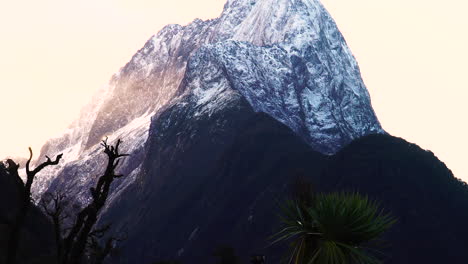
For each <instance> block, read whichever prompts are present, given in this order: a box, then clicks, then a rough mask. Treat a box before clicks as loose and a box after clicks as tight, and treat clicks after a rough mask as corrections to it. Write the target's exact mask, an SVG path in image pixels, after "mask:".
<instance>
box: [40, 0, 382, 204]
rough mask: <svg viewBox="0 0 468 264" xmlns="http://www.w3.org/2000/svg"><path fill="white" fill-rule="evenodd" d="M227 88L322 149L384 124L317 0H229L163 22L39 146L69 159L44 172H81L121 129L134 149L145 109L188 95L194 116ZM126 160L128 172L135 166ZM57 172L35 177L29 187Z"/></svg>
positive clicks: (142, 133)
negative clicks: (204, 16)
mask: <svg viewBox="0 0 468 264" xmlns="http://www.w3.org/2000/svg"><path fill="white" fill-rule="evenodd" d="M232 96H241V97H243V98H245V100H247V102H248V103H249V104H250V105H251V106H252V108H253V109H254V111H256V112H264V113H266V114H268V115H270V116H271V117H273V118H274V119H276V120H278V121H280V122H281V123H283V124H285V125H287V126H288V127H289V128H291V129H292V130H293V131H294V132H295V133H296V134H297V135H299V136H300V137H301V138H302V139H303V140H305V141H306V142H307V143H308V144H309V145H310V146H312V147H313V148H314V149H315V150H317V151H319V152H322V153H325V154H332V153H335V152H336V151H338V150H339V149H341V148H342V147H343V146H344V145H346V144H347V143H349V142H350V141H351V140H352V139H355V138H358V137H361V136H364V135H366V134H370V133H379V132H383V130H382V129H381V127H380V124H379V122H378V120H377V118H376V116H375V114H374V111H373V109H372V107H371V103H370V98H369V94H368V92H367V90H366V88H365V86H364V83H363V81H362V79H361V76H360V72H359V68H358V65H357V63H356V61H355V59H354V57H353V56H352V54H351V52H350V50H349V48H348V47H347V45H346V42H345V40H344V39H343V37H342V35H341V33H340V32H339V30H338V29H337V27H336V24H335V23H334V21H333V19H332V18H331V17H330V15H329V14H328V12H327V11H326V10H325V9H324V7H323V6H322V4H321V3H320V2H319V1H317V0H274V1H273V0H230V1H228V2H227V3H226V4H225V7H224V10H223V12H222V14H221V16H220V17H219V18H216V19H213V20H207V21H202V20H199V19H196V20H194V21H193V22H192V23H190V24H188V25H186V26H180V25H168V26H166V27H164V28H163V29H162V30H161V31H160V32H159V33H158V34H156V35H155V36H153V37H152V38H151V39H150V40H148V42H147V43H146V44H145V45H144V47H143V48H142V49H140V50H139V51H138V52H137V53H136V54H135V55H134V56H133V58H132V59H131V61H130V62H128V63H127V64H126V65H125V66H124V67H123V68H122V69H121V70H120V71H119V72H118V73H116V74H115V75H114V76H113V77H112V79H111V81H110V83H109V85H108V86H107V88H105V89H104V90H102V91H100V92H99V93H98V94H97V95H96V96H95V98H94V99H93V101H92V102H91V103H90V104H89V105H88V106H86V107H85V108H84V109H83V111H82V114H81V116H80V118H79V119H78V120H76V121H75V122H74V123H73V124H72V125H71V126H70V128H69V129H68V131H67V132H66V133H64V135H63V136H62V137H59V138H56V139H52V140H50V141H49V142H48V143H47V144H46V145H45V146H44V147H43V149H42V153H43V154H47V153H56V152H57V153H58V152H64V154H65V155H64V156H65V158H66V160H67V163H66V164H65V165H64V166H61V167H59V168H57V169H56V170H55V171H54V172H51V173H50V175H59V174H63V173H65V174H70V173H72V172H73V171H74V170H73V169H72V167H73V168H74V167H76V168H77V167H80V171H81V173H83V168H82V166H85V167H87V166H86V165H83V162H85V163H86V162H87V161H88V160H96V159H95V158H94V156H95V153H97V152H96V150H97V149H99V146H98V143H99V142H100V140H101V139H102V138H103V137H105V136H110V138H111V139H112V138H118V137H120V138H123V139H125V140H126V142H127V143H128V145H129V149H128V150H126V151H127V152H129V153H135V154H136V153H141V152H142V151H143V145H144V143H145V142H146V141H147V137H148V129H149V127H150V120H151V117H153V116H155V114H156V116H157V113H159V112H161V110H162V109H165V108H168V107H169V106H170V105H173V104H177V103H178V102H181V101H184V100H185V101H186V100H189V101H190V104H187V105H186V107H192V108H194V109H195V108H196V109H198V110H197V114H196V116H194V118H200V116H201V115H205V114H207V115H210V114H211V113H212V112H213V111H219V110H221V109H223V107H224V104H225V101H226V100H228V98H229V97H232ZM186 103H187V102H186ZM134 162H135V161H134ZM79 163H81V164H79ZM132 167H133V169H131V170H130V169H129V171H127V172H128V173H131V172H132V171H134V170H135V169H136V168H138V166H132ZM92 170H93V168H92V167H89V168H88V169H87V170H85V174H84V175H83V174H82V175H81V176H80V178H82V179H81V180H80V183H81V184H79V186H80V185H82V184H84V183H86V182H87V181H88V180H86V179H87V176H88V173H93V171H92ZM54 178H55V177H54V176H50V177H49V178H43V179H41V182H39V181H38V182H37V184H36V195H40V194H41V193H42V192H43V191H45V190H47V188H48V187H49V185H50V184H51V183H52V181H53V179H54ZM59 181H60V180H59ZM85 185H87V184H85ZM75 189H76V188H75ZM78 189H80V188H78Z"/></svg>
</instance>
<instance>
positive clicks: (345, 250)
mask: <svg viewBox="0 0 468 264" xmlns="http://www.w3.org/2000/svg"><path fill="white" fill-rule="evenodd" d="M311 201H312V202H311V203H310V202H309V203H304V202H303V201H301V200H287V201H286V203H285V204H284V206H283V207H282V209H283V215H282V221H283V223H284V227H283V229H282V230H281V231H279V232H278V233H277V234H275V235H274V236H273V238H274V242H273V243H276V242H280V241H286V240H288V241H291V244H290V246H291V250H292V252H291V255H290V257H289V258H288V263H295V264H347V263H350V264H351V263H359V264H378V263H380V261H379V260H378V259H377V258H375V257H374V256H372V255H371V254H370V252H369V250H370V248H367V247H365V245H367V244H369V243H370V242H373V241H376V239H377V238H378V237H379V236H380V235H382V233H384V232H385V231H386V230H388V229H389V228H390V227H391V226H392V225H393V224H394V222H395V220H394V219H393V218H392V217H391V216H390V215H389V214H384V213H383V211H382V210H380V209H379V206H378V204H377V203H376V202H375V201H371V200H369V199H368V198H367V197H365V196H361V195H359V194H358V193H331V194H319V195H317V196H315V197H314V198H313V199H311ZM305 204H310V205H305Z"/></svg>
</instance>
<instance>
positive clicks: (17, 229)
mask: <svg viewBox="0 0 468 264" xmlns="http://www.w3.org/2000/svg"><path fill="white" fill-rule="evenodd" d="M32 157H33V152H32V149H31V148H29V159H28V161H27V162H26V177H27V178H26V184H24V182H23V180H21V178H20V177H19V175H18V169H19V164H16V163H15V162H14V161H13V160H11V159H9V160H7V164H8V168H7V170H8V173H9V174H10V175H11V176H13V177H14V178H15V179H16V181H17V187H18V188H19V189H20V192H19V193H20V195H21V196H22V197H20V199H21V207H20V209H19V211H18V214H17V216H16V220H15V222H14V223H13V224H12V229H11V232H10V236H9V239H8V251H7V262H6V263H7V264H15V263H16V257H17V254H18V244H19V239H20V234H21V230H22V228H23V227H24V222H25V220H26V216H27V214H28V211H29V208H30V207H31V186H32V184H33V182H34V178H35V177H36V175H37V174H38V173H39V172H40V171H41V170H43V169H44V168H45V167H48V166H53V165H57V164H58V163H59V162H60V159H61V158H62V154H60V155H57V157H56V158H55V160H51V159H50V158H49V157H48V156H46V158H47V160H46V161H45V162H43V163H41V164H39V166H37V167H36V168H35V169H33V170H31V169H30V164H31V160H32Z"/></svg>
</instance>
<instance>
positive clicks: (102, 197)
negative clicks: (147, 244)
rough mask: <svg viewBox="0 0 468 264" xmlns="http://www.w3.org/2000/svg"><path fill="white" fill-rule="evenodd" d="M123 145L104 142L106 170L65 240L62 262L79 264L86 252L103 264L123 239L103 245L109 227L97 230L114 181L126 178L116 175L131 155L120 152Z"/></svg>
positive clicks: (119, 141) (61, 254)
mask: <svg viewBox="0 0 468 264" xmlns="http://www.w3.org/2000/svg"><path fill="white" fill-rule="evenodd" d="M121 142H122V141H121V140H120V139H118V140H117V143H116V144H115V146H113V145H108V144H107V139H105V140H103V141H102V143H101V145H102V146H103V147H104V153H105V154H106V155H107V158H108V162H107V166H106V169H105V171H104V174H103V175H102V176H100V177H99V179H98V182H97V183H96V187H94V188H91V189H90V192H91V198H92V200H91V202H90V203H89V204H88V205H87V206H85V207H84V208H83V209H82V210H81V211H80V212H79V213H78V214H77V216H76V220H75V222H74V224H73V225H72V227H71V228H70V231H69V232H68V234H67V235H66V236H65V237H64V238H63V241H62V242H61V245H62V246H61V247H62V248H61V253H60V255H58V258H59V263H62V264H80V263H82V261H83V258H84V256H85V254H86V253H87V252H88V253H89V254H90V255H92V257H91V259H90V261H92V262H94V263H102V262H103V261H104V259H105V258H106V257H107V255H108V254H109V253H110V252H111V250H112V249H113V248H114V243H115V242H116V241H119V240H121V238H116V237H109V238H107V240H106V242H105V244H104V245H101V244H100V243H99V241H100V240H101V239H102V238H103V237H104V235H105V234H106V233H107V231H108V230H109V228H110V225H106V226H104V227H101V228H95V224H96V222H97V220H98V216H99V213H100V211H101V209H102V208H103V207H104V205H105V203H106V201H107V198H108V196H109V190H110V187H111V184H112V182H113V181H114V179H116V178H121V177H123V175H121V174H116V173H115V170H116V168H117V166H118V165H119V163H120V161H121V158H122V157H125V156H128V154H121V153H120V152H119V147H120V143H121ZM62 243H63V244H62Z"/></svg>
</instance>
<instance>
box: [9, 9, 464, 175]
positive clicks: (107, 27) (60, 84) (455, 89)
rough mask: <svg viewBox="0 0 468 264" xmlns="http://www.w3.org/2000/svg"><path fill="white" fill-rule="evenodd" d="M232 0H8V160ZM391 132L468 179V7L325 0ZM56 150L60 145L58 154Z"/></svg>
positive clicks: (36, 144)
mask: <svg viewBox="0 0 468 264" xmlns="http://www.w3.org/2000/svg"><path fill="white" fill-rule="evenodd" d="M224 2H225V0H197V1H194V0H170V1H168V0H164V1H161V0H79V1H77V0H41V1H37V0H17V1H10V0H0V100H1V101H0V111H1V116H2V119H1V122H2V125H1V129H0V156H2V157H3V156H6V155H10V156H19V155H20V156H25V155H27V147H28V146H32V147H33V148H34V149H35V150H36V152H39V149H40V147H41V145H42V144H43V143H44V142H45V141H46V140H47V139H48V138H50V137H53V136H55V135H58V134H60V133H61V131H63V130H64V129H65V128H66V127H67V126H68V124H69V123H71V121H72V120H73V119H74V118H75V117H76V116H77V115H78V113H79V110H80V108H81V107H82V106H83V105H84V104H85V103H86V102H88V101H89V100H90V97H91V96H92V94H93V93H94V92H95V91H96V90H97V89H99V88H101V87H102V86H104V85H105V84H106V83H107V81H108V80H109V79H110V77H111V75H112V74H113V73H115V72H116V71H117V70H118V69H119V68H120V67H122V66H124V65H125V63H126V62H127V61H129V60H130V58H131V56H132V55H133V54H134V53H135V52H136V51H137V50H138V49H139V48H141V47H142V46H143V45H144V43H145V42H146V40H147V39H149V38H150V37H151V36H152V35H153V34H155V33H156V32H157V31H158V30H159V29H161V28H162V26H164V25H166V24H168V23H179V24H187V23H188V22H190V21H192V20H193V19H194V18H197V17H198V18H202V19H207V18H214V17H217V16H218V15H219V14H220V13H221V10H222V7H223V5H224ZM322 2H323V3H324V5H325V6H326V8H327V9H328V10H329V11H330V13H331V15H332V16H333V17H334V19H335V20H336V21H337V24H338V26H339V28H340V30H341V31H342V33H343V35H344V36H345V38H346V40H347V42H348V45H349V46H350V47H351V50H352V51H353V53H354V55H355V57H356V59H357V61H358V63H359V65H360V67H361V72H362V76H363V79H364V82H365V83H366V85H367V88H368V90H369V92H370V94H371V98H372V104H373V107H374V109H375V111H376V113H377V116H378V117H379V120H380V122H381V123H382V126H383V127H384V129H385V130H386V131H388V132H389V133H391V134H393V135H395V136H399V137H403V138H405V139H407V140H408V141H410V142H414V143H417V144H418V145H420V146H421V147H422V148H425V149H429V150H431V151H433V152H434V153H435V154H436V155H437V156H438V157H439V158H440V159H441V160H442V161H444V162H445V163H446V164H447V166H448V167H449V168H450V169H452V171H453V172H454V174H455V176H456V177H458V178H462V179H464V180H465V181H468V166H467V165H466V163H467V162H468V155H466V153H465V150H466V149H468V142H467V141H466V140H464V139H465V137H466V135H467V134H468V124H467V118H466V116H465V115H467V114H468V104H467V103H466V102H465V101H466V99H467V98H468V89H467V88H468V81H467V77H468V72H467V70H468V66H467V64H466V63H467V62H468V50H467V48H468V16H466V12H467V11H468V3H467V2H466V1H464V0H446V1H440V0H439V1H435V0H424V1H423V0H411V1H408V0H391V1H390V0H386V1H383V0H322ZM54 154H55V153H50V155H54Z"/></svg>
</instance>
